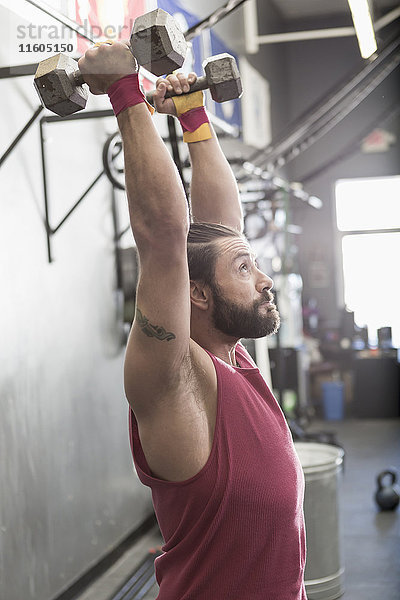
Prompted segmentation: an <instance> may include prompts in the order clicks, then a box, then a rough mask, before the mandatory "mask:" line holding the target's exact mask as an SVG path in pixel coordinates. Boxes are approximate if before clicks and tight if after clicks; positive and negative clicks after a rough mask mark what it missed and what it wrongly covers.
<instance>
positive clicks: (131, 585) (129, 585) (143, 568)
mask: <svg viewBox="0 0 400 600" xmlns="http://www.w3.org/2000/svg"><path fill="white" fill-rule="evenodd" d="M160 555H161V552H159V551H157V552H155V553H154V554H148V555H147V556H146V557H145V558H144V559H143V560H142V562H141V563H140V564H139V566H138V567H137V569H136V571H135V572H134V573H133V575H131V577H129V579H128V580H127V581H125V583H124V584H123V586H122V587H121V589H120V590H118V592H117V593H116V594H114V596H113V597H112V598H111V600H127V599H128V598H132V594H133V593H136V592H137V591H138V589H137V588H138V586H143V585H144V584H145V583H146V581H148V579H149V578H151V577H152V575H153V573H154V560H155V559H156V558H157V556H160ZM143 578H145V580H144V581H143ZM140 589H141V588H140V587H139V590H140Z"/></svg>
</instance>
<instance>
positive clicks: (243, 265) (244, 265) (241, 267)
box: [239, 263, 249, 271]
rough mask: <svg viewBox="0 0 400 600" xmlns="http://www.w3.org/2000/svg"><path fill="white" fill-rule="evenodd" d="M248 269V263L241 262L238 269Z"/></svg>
mask: <svg viewBox="0 0 400 600" xmlns="http://www.w3.org/2000/svg"><path fill="white" fill-rule="evenodd" d="M248 270H249V265H248V264H247V263H243V264H241V265H240V267H239V271H248Z"/></svg>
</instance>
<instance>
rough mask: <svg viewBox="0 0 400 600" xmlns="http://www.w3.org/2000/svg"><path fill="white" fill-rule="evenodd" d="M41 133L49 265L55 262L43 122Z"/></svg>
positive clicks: (41, 123) (40, 125)
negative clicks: (52, 251) (52, 250)
mask: <svg viewBox="0 0 400 600" xmlns="http://www.w3.org/2000/svg"><path fill="white" fill-rule="evenodd" d="M39 131H40V149H41V154H42V174H43V197H44V213H45V229H46V237H47V258H48V261H49V263H51V262H53V258H52V255H51V233H52V231H51V227H50V220H49V218H50V216H49V200H48V194H47V177H46V158H45V139H44V133H43V121H42V120H40V123H39Z"/></svg>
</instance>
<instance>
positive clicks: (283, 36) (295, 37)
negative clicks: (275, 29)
mask: <svg viewBox="0 0 400 600" xmlns="http://www.w3.org/2000/svg"><path fill="white" fill-rule="evenodd" d="M398 17H400V8H395V9H394V10H391V11H390V12H388V13H387V14H386V15H384V16H383V17H381V18H380V19H378V20H377V21H376V23H375V24H374V30H375V31H380V30H381V29H383V28H384V27H386V26H387V25H389V24H390V23H392V22H393V21H395V20H396V19H397V18H398ZM353 35H356V30H355V29H354V27H329V28H327V29H310V30H306V31H290V32H284V33H271V34H266V35H257V36H256V39H255V41H256V43H257V44H276V43H282V42H298V41H302V40H303V41H304V40H316V39H328V38H335V37H349V36H353Z"/></svg>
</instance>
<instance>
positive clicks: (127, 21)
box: [75, 0, 146, 54]
mask: <svg viewBox="0 0 400 600" xmlns="http://www.w3.org/2000/svg"><path fill="white" fill-rule="evenodd" d="M145 2H146V0H113V6H118V3H120V7H119V8H120V10H121V9H122V10H123V14H124V21H123V23H118V24H115V23H108V22H107V11H106V10H104V5H105V2H104V0H85V1H82V0H75V9H76V21H77V23H79V24H80V25H82V26H83V27H85V28H86V29H87V32H88V33H89V31H90V30H91V31H92V33H93V36H94V37H95V38H96V39H97V38H104V39H111V40H114V41H117V40H121V39H129V37H130V34H131V30H132V26H133V22H134V20H135V19H136V17H138V16H139V15H142V14H143V13H144V12H146V6H145ZM90 46H91V43H90V42H89V40H86V39H85V38H82V37H81V36H78V43H77V51H78V53H79V54H84V53H85V51H86V50H87V49H88V48H89V47H90Z"/></svg>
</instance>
